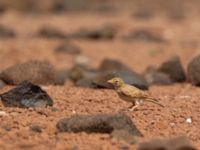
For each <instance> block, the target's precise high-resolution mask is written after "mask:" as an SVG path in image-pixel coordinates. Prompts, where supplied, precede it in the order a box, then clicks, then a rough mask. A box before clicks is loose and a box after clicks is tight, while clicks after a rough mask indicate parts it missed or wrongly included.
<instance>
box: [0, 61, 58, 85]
mask: <svg viewBox="0 0 200 150" xmlns="http://www.w3.org/2000/svg"><path fill="white" fill-rule="evenodd" d="M0 79H1V80H3V81H4V82H5V83H7V84H12V85H16V84H19V83H21V82H23V81H24V80H27V81H30V82H32V83H34V84H43V85H49V84H56V83H55V82H56V81H55V70H54V68H53V66H52V65H50V64H49V63H48V62H44V61H28V62H25V63H22V64H16V65H14V66H11V67H9V68H7V69H5V70H3V71H2V72H1V73H0Z"/></svg>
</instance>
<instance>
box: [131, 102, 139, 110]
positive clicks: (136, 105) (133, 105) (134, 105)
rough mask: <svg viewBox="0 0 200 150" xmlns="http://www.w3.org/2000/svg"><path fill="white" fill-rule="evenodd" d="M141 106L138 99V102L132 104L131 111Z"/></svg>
mask: <svg viewBox="0 0 200 150" xmlns="http://www.w3.org/2000/svg"><path fill="white" fill-rule="evenodd" d="M138 106H139V103H138V102H137V101H136V102H133V103H132V105H131V106H130V107H129V111H131V112H132V111H134V110H136V109H137V108H138Z"/></svg>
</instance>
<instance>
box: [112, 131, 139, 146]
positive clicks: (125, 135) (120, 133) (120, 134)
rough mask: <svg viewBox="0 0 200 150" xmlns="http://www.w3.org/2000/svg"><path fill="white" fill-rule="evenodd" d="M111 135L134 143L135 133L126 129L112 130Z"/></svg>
mask: <svg viewBox="0 0 200 150" xmlns="http://www.w3.org/2000/svg"><path fill="white" fill-rule="evenodd" d="M111 136H112V137H114V138H116V139H118V140H124V141H126V142H128V143H130V144H134V143H136V141H137V140H136V138H135V135H133V134H130V133H129V131H127V130H124V129H122V130H114V131H113V132H112V133H111Z"/></svg>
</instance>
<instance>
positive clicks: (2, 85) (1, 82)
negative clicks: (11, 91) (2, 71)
mask: <svg viewBox="0 0 200 150" xmlns="http://www.w3.org/2000/svg"><path fill="white" fill-rule="evenodd" d="M5 85H6V83H5V82H3V81H2V80H0V89H2V88H3V87H4V86H5Z"/></svg>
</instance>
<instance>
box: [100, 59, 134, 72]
mask: <svg viewBox="0 0 200 150" xmlns="http://www.w3.org/2000/svg"><path fill="white" fill-rule="evenodd" d="M98 70H99V71H116V70H123V71H124V70H125V71H130V72H132V70H131V69H130V68H129V67H128V66H127V65H125V64H124V63H122V62H121V61H119V60H115V59H109V58H105V59H104V60H103V61H102V62H101V64H100V66H99V69H98Z"/></svg>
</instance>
